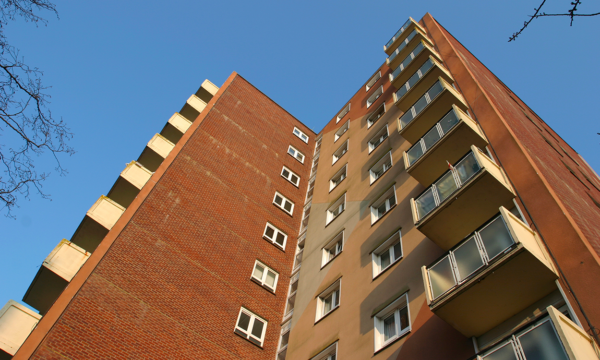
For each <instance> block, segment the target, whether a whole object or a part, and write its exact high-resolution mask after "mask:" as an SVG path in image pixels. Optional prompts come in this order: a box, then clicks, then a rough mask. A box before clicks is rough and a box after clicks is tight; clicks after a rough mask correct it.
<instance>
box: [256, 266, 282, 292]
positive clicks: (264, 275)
mask: <svg viewBox="0 0 600 360" xmlns="http://www.w3.org/2000/svg"><path fill="white" fill-rule="evenodd" d="M257 265H260V266H262V267H263V278H262V279H259V278H257V277H255V276H254V270H256V266H257ZM269 271H271V272H272V273H274V274H275V283H274V284H273V287H271V286H269V285H268V284H267V283H266V282H265V280H266V276H267V272H269ZM250 280H252V281H254V282H255V283H257V284H259V285H260V286H262V287H264V288H266V289H267V290H269V291H271V292H273V293H275V290H276V289H277V282H278V281H279V273H278V272H277V271H275V270H273V269H272V268H271V267H269V266H267V265H265V264H264V263H263V262H262V261H259V260H258V259H257V260H255V261H254V267H252V274H251V275H250Z"/></svg>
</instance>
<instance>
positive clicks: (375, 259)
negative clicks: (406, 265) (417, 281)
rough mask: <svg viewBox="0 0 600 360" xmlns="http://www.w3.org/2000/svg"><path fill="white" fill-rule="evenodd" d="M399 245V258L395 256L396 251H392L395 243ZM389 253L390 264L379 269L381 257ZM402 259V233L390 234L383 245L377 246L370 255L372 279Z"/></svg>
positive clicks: (399, 231)
mask: <svg viewBox="0 0 600 360" xmlns="http://www.w3.org/2000/svg"><path fill="white" fill-rule="evenodd" d="M397 242H399V243H400V256H398V254H396V250H395V249H394V245H396V243H397ZM386 252H389V255H390V263H389V265H388V266H386V267H384V268H382V267H381V255H383V254H384V253H386ZM403 257H404V248H403V247H402V231H401V230H398V231H396V232H395V233H393V234H392V236H390V237H389V238H387V240H385V241H384V242H383V244H381V245H379V246H378V247H377V249H375V250H373V252H372V253H371V258H372V263H373V279H375V278H377V277H378V276H379V275H381V274H382V273H383V272H384V271H386V270H387V269H389V268H391V267H392V266H393V265H394V264H395V263H397V262H398V261H400V260H402V258H403Z"/></svg>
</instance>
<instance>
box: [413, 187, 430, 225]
mask: <svg viewBox="0 0 600 360" xmlns="http://www.w3.org/2000/svg"><path fill="white" fill-rule="evenodd" d="M415 205H416V207H417V214H418V215H419V219H422V218H423V217H424V216H425V215H427V214H429V212H430V211H431V210H433V209H435V200H434V198H433V191H432V189H431V188H430V189H429V190H427V191H426V192H425V193H423V195H421V196H419V198H418V199H417V200H415Z"/></svg>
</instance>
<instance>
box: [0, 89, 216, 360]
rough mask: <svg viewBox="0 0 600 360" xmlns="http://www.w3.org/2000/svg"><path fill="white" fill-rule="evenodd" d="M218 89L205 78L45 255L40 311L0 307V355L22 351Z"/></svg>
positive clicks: (32, 296) (31, 296)
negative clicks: (70, 232)
mask: <svg viewBox="0 0 600 360" xmlns="http://www.w3.org/2000/svg"><path fill="white" fill-rule="evenodd" d="M218 89H219V88H218V87H217V86H215V85H214V84H213V83H211V82H210V81H208V80H205V81H204V82H203V83H202V86H201V87H200V88H199V89H198V91H197V92H196V93H195V94H193V95H192V96H190V98H189V99H188V100H187V102H186V103H185V104H184V106H183V107H182V109H181V110H180V112H178V113H175V114H174V115H173V116H172V117H171V118H170V119H169V120H168V122H167V123H166V125H165V127H164V128H163V130H162V131H161V133H160V134H156V135H154V136H153V137H152V139H150V141H149V142H148V144H147V145H146V148H145V149H144V151H143V152H142V154H141V155H140V157H139V158H138V160H137V161H132V162H131V163H129V164H127V166H126V167H125V169H124V170H123V171H122V172H121V174H120V176H119V178H118V179H117V181H116V182H115V184H114V185H113V187H112V188H111V189H110V191H109V192H108V196H104V195H102V196H101V197H100V198H99V199H98V200H97V201H96V202H95V203H94V205H92V207H91V208H90V209H89V210H88V211H87V213H86V215H85V217H84V218H83V220H82V221H81V223H80V224H79V226H78V227H77V230H75V233H74V234H73V236H72V237H71V241H69V240H66V239H63V240H61V241H60V243H59V244H58V245H57V246H56V248H54V250H52V252H51V253H50V255H48V257H47V258H46V259H45V260H44V262H43V263H42V266H41V267H40V270H39V271H38V273H37V274H36V276H35V278H34V279H33V281H32V283H31V285H30V286H29V289H28V290H27V292H26V293H25V296H24V297H23V301H24V302H25V303H26V304H28V305H30V306H32V307H33V308H34V309H37V310H38V311H39V314H36V313H35V312H33V311H31V310H29V309H27V308H26V307H24V306H22V305H20V304H18V303H17V302H15V301H12V300H11V301H9V302H8V304H7V305H6V306H5V307H4V308H3V309H2V310H0V358H1V356H2V355H3V354H2V352H4V353H5V355H6V356H8V357H11V356H12V355H14V354H15V353H16V351H17V350H18V349H19V347H20V346H21V344H22V343H23V342H24V341H25V339H26V338H27V336H29V333H30V332H31V331H32V330H33V329H34V328H35V326H36V325H37V322H38V321H39V320H40V319H41V317H42V315H44V314H46V313H47V312H48V310H49V309H50V307H51V306H52V304H54V302H55V301H56V299H58V297H59V296H60V294H61V293H62V291H63V290H64V289H65V288H66V287H67V285H68V284H69V282H70V281H71V280H72V279H73V277H74V276H75V274H77V272H78V271H79V269H80V268H81V267H82V266H83V265H84V264H85V262H86V261H87V259H88V258H89V257H90V255H91V253H92V252H94V250H95V249H96V248H97V247H98V245H99V244H100V243H101V242H102V240H103V239H104V237H105V236H106V234H108V232H109V231H110V229H112V227H113V226H114V225H115V223H116V222H117V221H118V220H119V218H120V217H121V215H122V214H123V212H124V211H125V209H126V208H127V207H128V206H129V205H131V203H132V202H133V200H134V199H135V197H136V196H137V194H138V193H139V192H140V191H141V189H142V188H143V187H144V185H145V184H146V183H147V182H148V180H150V177H151V176H152V174H153V172H154V171H156V170H157V169H158V167H159V166H160V164H161V163H162V161H163V160H164V159H165V158H166V157H167V156H168V155H169V153H170V152H171V150H173V148H174V147H175V144H176V143H177V142H178V141H179V140H180V139H181V137H182V136H183V135H184V134H185V132H186V131H187V130H188V129H189V127H190V126H191V124H192V122H193V121H194V120H195V119H196V118H197V117H198V115H199V114H200V113H201V112H202V110H204V108H205V107H206V104H207V103H208V101H210V99H211V98H212V97H213V96H214V95H215V94H216V92H217V91H218Z"/></svg>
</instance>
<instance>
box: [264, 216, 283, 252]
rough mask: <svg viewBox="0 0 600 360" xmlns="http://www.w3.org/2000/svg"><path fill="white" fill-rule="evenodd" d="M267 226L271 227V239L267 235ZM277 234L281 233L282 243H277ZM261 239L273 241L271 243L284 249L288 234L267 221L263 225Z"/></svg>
mask: <svg viewBox="0 0 600 360" xmlns="http://www.w3.org/2000/svg"><path fill="white" fill-rule="evenodd" d="M269 227H270V228H272V229H273V239H271V238H269V236H267V229H268V228H269ZM277 234H281V235H283V245H279V243H278V242H277ZM263 239H265V240H267V241H269V242H271V243H273V245H275V246H277V247H279V248H280V249H282V250H284V251H285V245H286V244H287V239H288V235H287V234H286V233H284V232H283V231H281V230H279V229H278V228H277V227H275V225H273V224H271V223H270V222H268V221H267V224H266V225H265V230H263Z"/></svg>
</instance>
